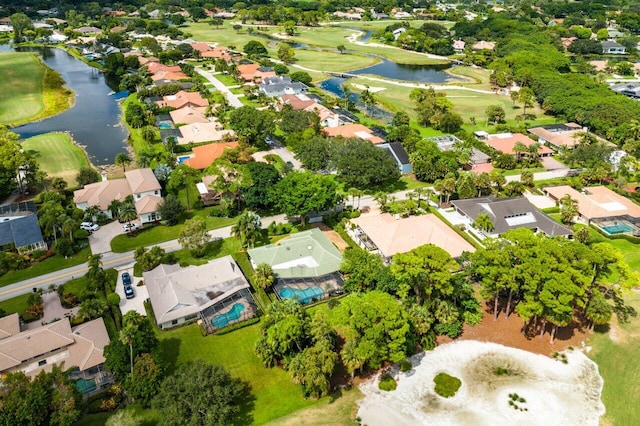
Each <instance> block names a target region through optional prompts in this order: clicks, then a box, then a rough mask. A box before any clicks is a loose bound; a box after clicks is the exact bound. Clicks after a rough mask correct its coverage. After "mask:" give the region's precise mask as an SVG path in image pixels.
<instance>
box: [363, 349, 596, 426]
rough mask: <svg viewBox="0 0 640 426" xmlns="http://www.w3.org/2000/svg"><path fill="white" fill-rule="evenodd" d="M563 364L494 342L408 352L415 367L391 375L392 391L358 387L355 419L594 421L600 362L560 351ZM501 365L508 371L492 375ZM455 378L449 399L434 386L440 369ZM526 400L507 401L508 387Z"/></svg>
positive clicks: (530, 424) (514, 425) (562, 425)
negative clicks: (455, 387) (359, 396)
mask: <svg viewBox="0 0 640 426" xmlns="http://www.w3.org/2000/svg"><path fill="white" fill-rule="evenodd" d="M564 354H565V355H566V359H567V361H568V362H567V363H566V364H565V363H563V362H561V361H559V360H556V359H552V358H549V357H546V356H543V355H536V354H533V353H530V352H526V351H522V350H519V349H515V348H509V347H505V346H502V345H498V344H495V343H486V342H477V341H460V342H453V343H448V344H445V345H442V346H439V347H437V348H436V349H435V350H433V351H431V352H425V353H423V354H419V355H416V356H414V357H413V358H412V359H411V361H412V364H413V366H414V368H413V369H412V370H411V371H408V372H406V373H401V372H399V371H398V370H397V369H396V370H393V371H392V372H391V374H392V375H393V376H394V377H395V378H396V380H397V381H398V388H397V389H396V390H395V391H392V392H385V391H381V390H379V389H378V381H377V379H376V380H371V381H368V382H365V383H364V384H363V385H362V386H361V390H362V392H363V393H364V394H365V398H364V399H363V400H362V401H361V402H360V408H359V410H358V416H359V417H360V418H361V424H366V425H368V426H376V425H380V426H382V425H384V426H387V425H394V426H400V425H430V426H436V425H442V426H445V425H446V426H453V425H474V426H476V425H492V426H493V425H509V426H519V425H522V426H525V425H526V426H534V425H540V426H553V425H558V426H572V425H576V426H578V425H580V426H589V425H593V426H597V425H598V423H599V420H600V417H601V416H602V415H603V414H604V412H605V409H604V405H603V404H602V402H601V400H600V396H601V393H602V384H603V381H602V378H601V377H600V374H599V373H598V366H597V365H596V364H595V363H594V362H593V361H591V360H590V359H589V358H587V357H586V356H585V355H584V354H583V353H582V352H581V351H580V350H573V351H566V352H564ZM498 368H502V369H506V370H508V371H509V373H508V374H501V375H500V374H496V369H498ZM441 372H444V373H447V374H450V375H452V376H455V377H457V378H459V379H460V380H461V381H462V386H461V387H460V389H459V390H458V392H457V393H456V394H455V395H454V396H453V397H451V398H443V397H441V396H439V395H437V394H436V393H435V391H434V388H435V384H434V382H433V378H434V377H435V376H436V375H437V374H438V373H441ZM513 393H516V394H517V395H518V397H521V398H524V399H525V401H526V402H518V403H517V405H518V407H519V409H514V407H513V406H511V405H509V399H510V398H509V394H513Z"/></svg>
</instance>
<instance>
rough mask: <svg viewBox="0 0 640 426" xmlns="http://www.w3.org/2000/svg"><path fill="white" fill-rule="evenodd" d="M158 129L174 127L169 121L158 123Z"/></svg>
mask: <svg viewBox="0 0 640 426" xmlns="http://www.w3.org/2000/svg"><path fill="white" fill-rule="evenodd" d="M158 129H164V130H166V129H173V126H172V125H171V124H169V123H160V124H158Z"/></svg>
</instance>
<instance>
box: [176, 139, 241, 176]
mask: <svg viewBox="0 0 640 426" xmlns="http://www.w3.org/2000/svg"><path fill="white" fill-rule="evenodd" d="M237 147H238V142H216V143H210V144H206V145H200V146H196V147H194V148H193V155H192V156H191V157H190V158H188V159H186V160H185V161H184V163H183V164H186V165H187V166H189V167H192V168H194V169H198V170H204V169H206V168H207V167H209V166H210V165H211V164H213V162H214V161H216V160H217V159H218V158H220V157H221V156H222V154H223V153H224V152H225V151H226V150H227V149H233V148H237Z"/></svg>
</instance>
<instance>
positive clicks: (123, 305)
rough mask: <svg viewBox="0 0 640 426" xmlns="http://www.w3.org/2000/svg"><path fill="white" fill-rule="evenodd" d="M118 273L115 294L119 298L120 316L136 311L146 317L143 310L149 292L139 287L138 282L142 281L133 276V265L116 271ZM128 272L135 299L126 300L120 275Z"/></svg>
mask: <svg viewBox="0 0 640 426" xmlns="http://www.w3.org/2000/svg"><path fill="white" fill-rule="evenodd" d="M116 270H117V271H118V281H117V282H116V293H118V296H120V312H122V315H124V314H126V313H127V312H129V311H136V312H137V313H139V314H140V315H143V316H147V311H146V310H145V309H144V301H145V300H147V299H148V298H149V292H148V291H147V287H146V286H143V285H142V286H139V287H138V282H140V281H141V280H142V277H134V276H133V264H130V265H127V266H125V267H122V268H118V269H116ZM125 271H126V272H129V275H131V282H132V285H133V291H134V292H135V297H134V298H133V299H127V297H126V296H125V294H124V285H123V284H122V273H123V272H125Z"/></svg>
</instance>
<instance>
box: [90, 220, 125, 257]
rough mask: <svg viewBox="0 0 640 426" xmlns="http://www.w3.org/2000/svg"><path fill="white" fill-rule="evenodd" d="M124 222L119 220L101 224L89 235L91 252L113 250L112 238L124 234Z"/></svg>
mask: <svg viewBox="0 0 640 426" xmlns="http://www.w3.org/2000/svg"><path fill="white" fill-rule="evenodd" d="M123 233H124V232H123V231H122V224H121V223H120V222H118V221H117V220H114V221H113V222H111V223H107V224H106V225H104V226H101V227H100V229H98V230H97V231H96V232H94V233H93V234H91V235H89V245H90V246H91V253H93V254H97V253H108V252H110V251H111V240H112V239H114V238H115V237H116V236H117V235H120V234H123Z"/></svg>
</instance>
